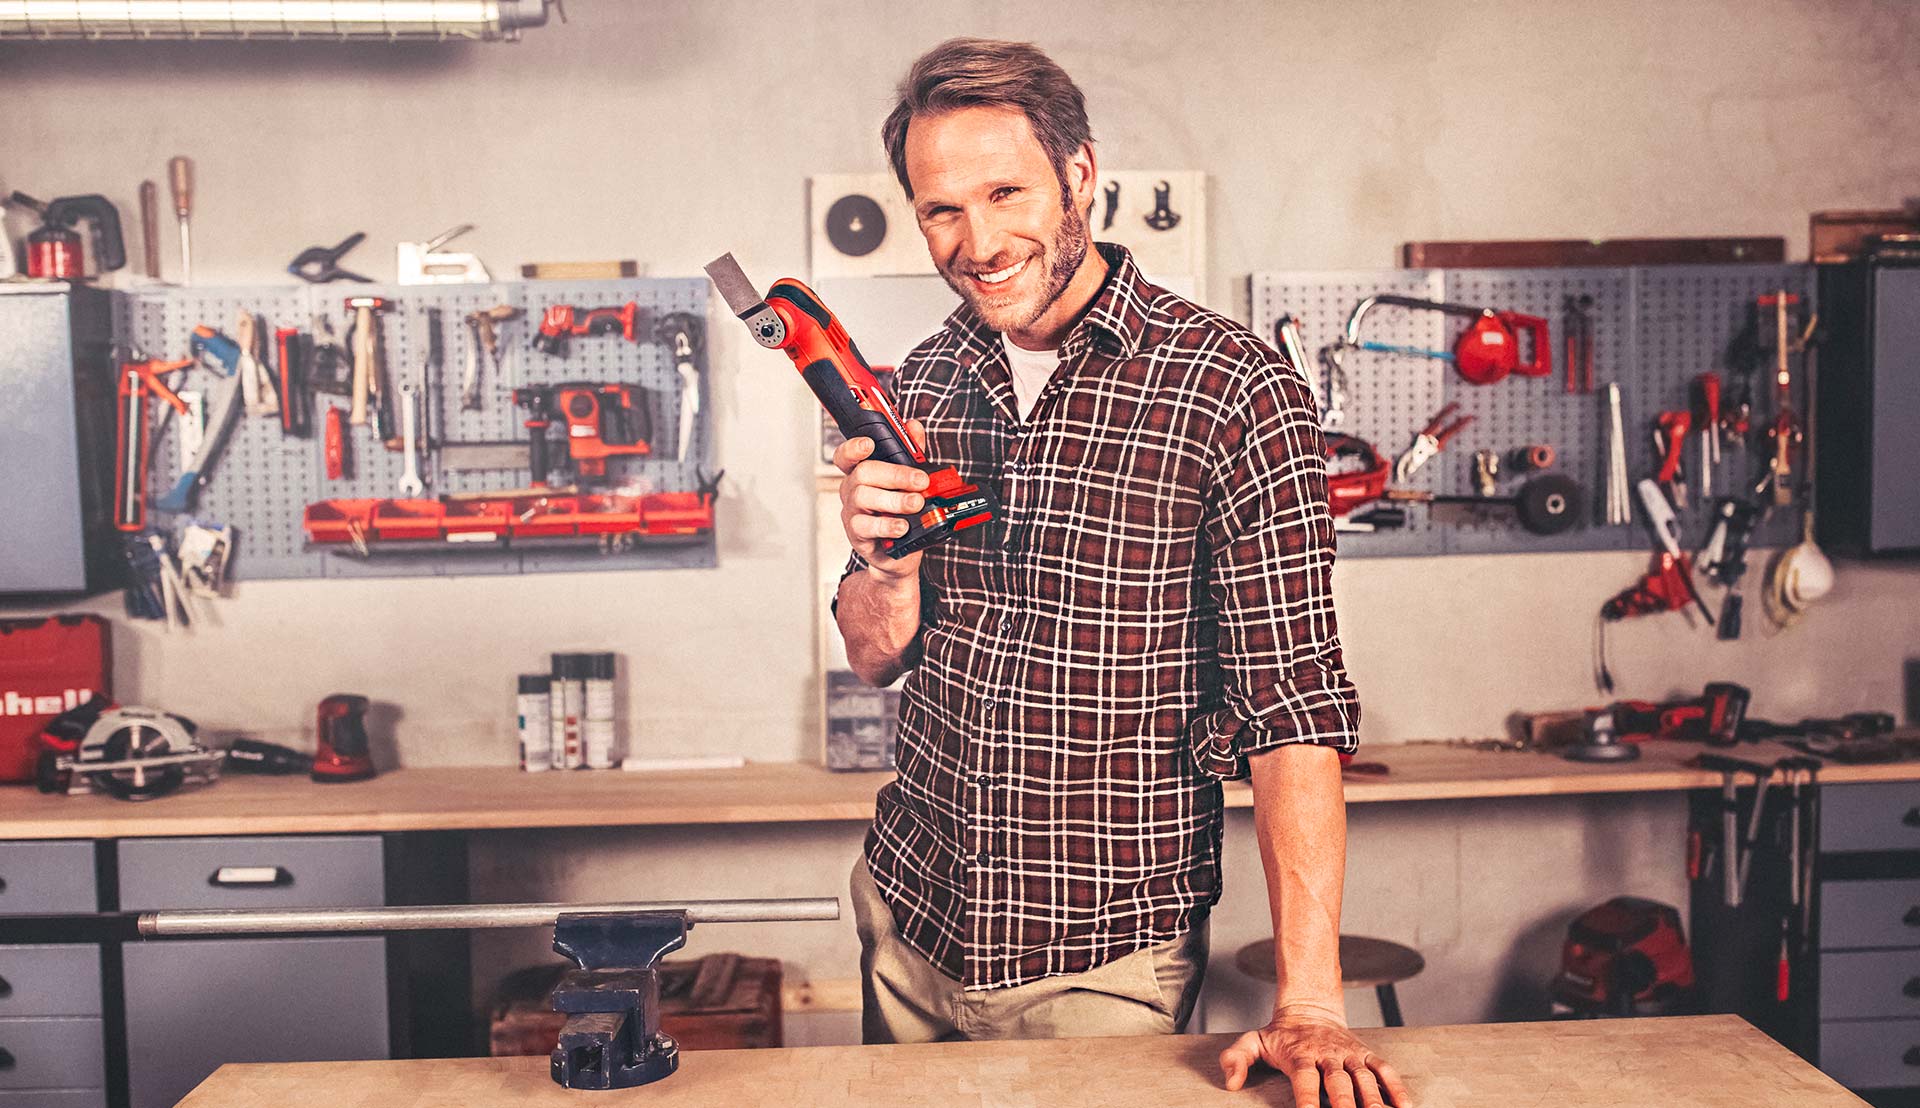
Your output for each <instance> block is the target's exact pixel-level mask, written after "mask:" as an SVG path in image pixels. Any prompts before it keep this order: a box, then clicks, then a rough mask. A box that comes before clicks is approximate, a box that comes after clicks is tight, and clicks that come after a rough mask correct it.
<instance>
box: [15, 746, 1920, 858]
mask: <svg viewBox="0 0 1920 1108" xmlns="http://www.w3.org/2000/svg"><path fill="white" fill-rule="evenodd" d="M1705 749H1707V748H1706V747H1703V746H1701V745H1700V744H1698V743H1676V742H1650V743H1645V744H1642V750H1643V751H1644V752H1645V753H1644V755H1643V756H1642V757H1641V758H1640V759H1639V760H1637V761H1633V762H1615V763H1603V764H1592V763H1580V762H1569V761H1567V760H1566V759H1564V758H1560V757H1558V756H1555V755H1551V754H1539V753H1531V752H1519V751H1484V750H1476V749H1473V748H1471V747H1467V746H1451V745H1445V744H1439V743H1411V744H1405V745H1398V746H1368V747H1365V748H1363V750H1362V753H1361V757H1362V758H1363V759H1365V760H1368V761H1379V762H1384V763H1386V764H1387V766H1388V767H1389V772H1388V773H1387V774H1386V775H1384V776H1363V775H1358V774H1355V775H1349V777H1348V779H1347V782H1346V795H1347V802H1348V803H1349V804H1371V803H1383V802H1387V801H1410V800H1460V799H1475V798H1487V797H1527V796H1563V795H1578V794H1594V793H1649V792H1682V791H1686V790H1689V789H1702V788H1718V787H1719V786H1720V775H1719V774H1718V773H1716V772H1712V771H1709V770H1699V769H1690V768H1688V767H1687V766H1686V765H1684V764H1683V763H1684V762H1685V761H1686V760H1687V759H1689V758H1692V757H1694V756H1695V755H1697V754H1699V753H1700V752H1701V751H1703V750H1705ZM1731 753H1734V754H1736V755H1738V756H1740V757H1743V758H1750V759H1754V760H1756V761H1770V760H1772V759H1773V758H1776V757H1780V756H1783V755H1785V754H1787V753H1790V752H1789V751H1787V750H1786V749H1785V748H1783V747H1778V746H1775V745H1773V744H1768V743H1761V744H1749V745H1746V746H1742V747H1739V748H1737V749H1735V750H1733V751H1731ZM891 777H892V775H891V774H888V773H880V772H870V773H832V772H829V771H827V770H825V769H822V768H821V767H819V766H816V765H805V764H799V763H791V762H754V763H749V764H748V765H746V766H743V767H740V768H738V769H714V770H681V771H673V772H661V773H626V772H618V771H601V772H582V773H557V772H548V773H522V772H520V771H519V770H517V769H511V768H507V767H499V768H494V767H462V768H436V769H399V770H394V771H392V772H390V773H385V774H382V775H381V776H379V777H376V778H374V779H373V780H371V781H364V782H356V783H352V784H327V785H318V784H314V783H313V782H311V781H309V780H307V779H306V778H305V777H249V776H244V775H239V774H227V775H225V776H224V777H222V778H221V779H220V781H219V782H218V783H217V784H215V785H213V786H212V787H210V788H201V789H189V790H187V791H183V792H181V793H178V794H176V795H173V796H170V797H167V798H165V799H163V800H158V801H153V802H150V803H145V804H128V803H126V802H124V801H120V800H114V799H112V798H110V797H106V796H100V795H93V796H79V797H69V796H45V795H41V794H39V793H36V792H33V791H31V790H28V789H25V788H9V789H5V790H4V791H0V840H8V839H116V838H133V837H153V836H160V837H167V836H182V835H294V834H336V833H340V832H356V831H358V832H404V831H479V830H503V829H512V828H536V827H645V826H685V825H693V824H714V823H719V824H753V823H804V822H821V821H825V822H832V821H864V820H870V819H872V818H873V797H874V793H875V792H877V791H878V790H879V788H880V786H881V785H883V784H885V783H886V782H887V781H889V780H891ZM1820 780H1821V781H1822V782H1823V783H1825V784H1848V783H1856V782H1872V781H1916V780H1920V762H1903V763H1894V764H1890V765H1874V766H1844V765H1838V764H1833V765H1829V766H1828V767H1827V768H1826V769H1824V770H1822V771H1821V774H1820ZM1226 803H1227V807H1229V808H1247V807H1251V806H1252V805H1253V793H1252V791H1251V790H1250V789H1249V788H1248V787H1247V786H1246V785H1245V783H1234V784H1230V785H1228V786H1227V789H1226Z"/></svg>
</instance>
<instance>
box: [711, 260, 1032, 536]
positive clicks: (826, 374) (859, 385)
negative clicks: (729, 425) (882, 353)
mask: <svg viewBox="0 0 1920 1108" xmlns="http://www.w3.org/2000/svg"><path fill="white" fill-rule="evenodd" d="M707 276H708V277H711V278H713V283H714V286H715V287H716V288H718V289H719V290H720V295H721V296H722V297H724V298H725V299H726V301H727V306H728V307H729V308H732V309H733V312H734V314H735V315H737V316H739V317H740V319H741V321H742V322H744V323H745V324H746V325H747V330H749V331H751V332H753V337H754V340H755V341H757V342H758V343H759V344H760V345H761V346H764V347H767V348H768V349H770V350H784V351H786V354H787V357H789V358H791V359H792V360H793V364H794V367H795V368H797V369H799V371H800V376H801V377H802V378H803V379H805V380H806V382H807V386H808V387H809V388H811V389H812V390H813V395H814V396H816V397H819V399H820V403H821V404H823V405H825V406H826V409H827V413H828V414H829V415H831V416H832V417H833V421H834V423H835V424H836V425H838V426H839V428H840V433H841V434H842V435H845V436H846V437H847V438H849V439H853V438H869V439H872V440H873V457H875V458H877V459H879V460H880V461H883V462H891V463H893V464H895V465H903V466H912V467H914V468H915V469H919V470H924V471H925V472H926V474H927V477H928V481H927V490H926V493H925V494H924V496H925V499H926V504H925V506H924V507H923V508H922V509H921V510H920V512H919V514H917V515H915V516H912V517H909V518H908V519H907V533H906V534H905V535H902V536H901V537H899V538H897V539H892V540H887V541H883V542H882V543H881V549H882V550H884V551H886V552H887V553H888V554H889V555H891V556H892V557H895V558H899V557H903V556H905V555H907V554H912V553H915V552H917V551H921V550H925V549H926V548H927V547H929V546H933V545H935V544H937V543H940V542H944V541H945V540H946V539H948V538H949V537H951V536H952V535H953V533H954V532H955V531H960V530H964V529H965V528H968V527H973V526H976V525H978V524H982V523H986V522H987V521H989V520H991V519H992V518H993V517H994V513H995V512H997V511H998V510H999V505H998V504H997V503H996V501H995V500H994V496H993V494H992V493H991V492H989V491H988V490H986V489H983V488H981V487H980V486H978V485H972V484H968V483H967V481H966V479H965V478H963V477H961V476H960V472H959V470H957V469H955V468H954V467H953V466H941V465H938V464H936V463H933V462H929V461H928V460H927V456H926V455H925V454H924V453H922V452H921V450H920V448H919V446H918V445H916V444H915V443H914V441H913V436H911V435H909V434H907V428H906V425H905V424H904V423H902V422H901V420H900V417H899V415H897V414H896V413H895V412H894V410H893V405H892V404H890V403H888V401H887V396H886V393H885V392H883V391H881V388H880V383H879V382H878V381H876V380H875V379H874V376H873V370H872V368H871V367H869V366H868V365H867V360H866V359H865V358H863V357H861V356H860V349H859V347H856V346H855V345H853V340H852V339H850V338H848V337H847V331H846V328H844V327H842V326H840V321H839V320H838V319H835V318H834V316H833V313H832V312H830V311H828V310H827V308H826V305H824V304H822V303H820V298H819V297H817V296H815V295H814V294H813V290H811V289H809V288H807V286H805V285H803V284H801V283H800V282H798V281H795V280H793V279H792V278H790V277H786V278H782V279H780V280H778V281H775V282H774V283H773V287H771V288H769V289H768V290H767V295H766V296H765V297H764V298H763V297H762V296H761V295H760V294H759V293H758V292H755V291H754V288H753V282H752V281H749V280H747V275H746V274H745V273H742V272H741V271H740V266H739V263H737V262H735V261H734V260H733V255H732V254H722V255H721V256H720V257H718V258H715V259H714V260H713V261H712V262H710V263H708V265H707Z"/></svg>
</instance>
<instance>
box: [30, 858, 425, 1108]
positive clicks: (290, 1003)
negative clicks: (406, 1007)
mask: <svg viewBox="0 0 1920 1108" xmlns="http://www.w3.org/2000/svg"><path fill="white" fill-rule="evenodd" d="M119 858H120V865H119V871H120V906H121V908H122V909H123V910H126V911H149V910H157V909H166V908H318V907H369V906H373V905H378V904H382V903H384V902H385V896H384V889H385V874H384V865H383V852H382V847H381V842H380V839H379V837H378V836H373V835H314V836H294V837H269V836H262V837H255V838H180V839H128V840H123V841H122V842H121V843H120V846H119ZM122 959H123V965H124V973H125V986H124V987H125V992H126V1021H127V1022H126V1029H127V1086H128V1093H129V1104H130V1105H131V1108H170V1106H171V1105H173V1104H174V1103H176V1102H177V1101H178V1100H179V1099H180V1098H181V1097H183V1096H185V1095H186V1094H187V1093H188V1092H189V1091H191V1090H192V1089H193V1087H194V1086H195V1085H198V1084H199V1083H200V1082H201V1081H202V1080H204V1079H205V1078H206V1076H207V1075H208V1074H210V1073H212V1072H213V1071H214V1070H215V1069H218V1068H219V1067H220V1066H221V1065H223V1064H225V1063H228V1062H299V1061H322V1060H359V1059H369V1058H385V1057H387V1055H388V1043H389V1037H388V1005H387V941H386V940H385V939H383V938H381V937H379V936H352V937H323V938H288V939H279V938H274V939H178V940H167V941H161V942H150V943H130V944H128V945H127V946H126V947H125V948H124V950H123V952H122ZM0 1108H5V1105H0Z"/></svg>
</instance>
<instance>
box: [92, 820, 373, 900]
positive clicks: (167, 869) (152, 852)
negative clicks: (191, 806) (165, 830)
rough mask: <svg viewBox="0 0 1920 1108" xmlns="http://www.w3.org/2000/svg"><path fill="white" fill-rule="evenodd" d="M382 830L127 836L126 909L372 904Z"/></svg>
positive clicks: (123, 853) (123, 860)
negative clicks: (249, 835) (369, 832)
mask: <svg viewBox="0 0 1920 1108" xmlns="http://www.w3.org/2000/svg"><path fill="white" fill-rule="evenodd" d="M382 859H383V855H382V850H381V843H380V837H379V836H377V835H296V836H290V837H284V838H282V837H257V838H224V837H223V838H206V839H127V840H125V841H123V842H121V844H120V907H121V909H122V910H123V911H128V912H145V911H152V910H155V909H160V908H336V907H337V908H365V907H371V906H373V905H378V904H381V903H384V900H385V895H386V879H385V876H384V873H385V870H384V862H383V860H382Z"/></svg>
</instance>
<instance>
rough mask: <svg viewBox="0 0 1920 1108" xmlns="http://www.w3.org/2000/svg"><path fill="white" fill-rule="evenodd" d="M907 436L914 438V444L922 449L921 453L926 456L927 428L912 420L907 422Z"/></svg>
mask: <svg viewBox="0 0 1920 1108" xmlns="http://www.w3.org/2000/svg"><path fill="white" fill-rule="evenodd" d="M907 434H909V435H912V436H913V444H914V445H915V446H917V447H919V448H920V453H922V454H925V453H926V452H927V428H926V426H925V425H924V424H922V423H921V422H920V421H919V420H917V419H910V420H908V421H907Z"/></svg>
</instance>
